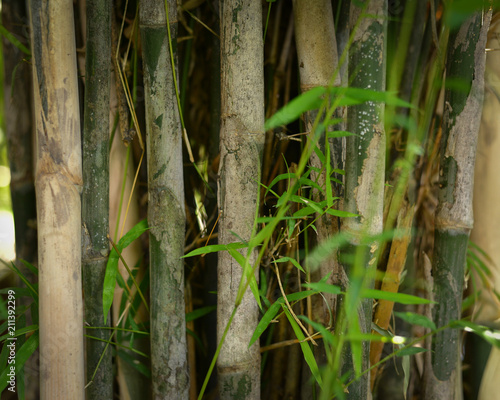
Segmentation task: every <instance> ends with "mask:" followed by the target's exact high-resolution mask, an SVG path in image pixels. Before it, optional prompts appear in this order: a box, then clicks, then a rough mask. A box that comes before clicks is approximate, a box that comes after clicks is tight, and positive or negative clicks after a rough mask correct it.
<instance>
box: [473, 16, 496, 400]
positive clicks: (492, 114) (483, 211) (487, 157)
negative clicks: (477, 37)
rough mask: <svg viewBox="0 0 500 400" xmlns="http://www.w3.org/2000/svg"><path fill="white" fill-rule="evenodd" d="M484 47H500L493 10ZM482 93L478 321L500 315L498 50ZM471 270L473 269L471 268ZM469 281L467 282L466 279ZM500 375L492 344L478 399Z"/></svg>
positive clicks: (489, 393)
mask: <svg viewBox="0 0 500 400" xmlns="http://www.w3.org/2000/svg"><path fill="white" fill-rule="evenodd" d="M486 48H487V49H498V48H500V13H496V14H495V15H494V16H493V18H492V20H491V26H490V30H489V32H488V41H487V43H486ZM484 81H485V82H484V83H485V93H484V102H483V113H482V118H481V127H480V130H479V138H478V143H477V152H476V166H475V170H474V200H473V207H474V229H473V230H472V232H471V241H472V242H474V243H475V244H477V245H478V246H479V247H480V248H481V249H483V250H484V251H485V252H486V254H488V255H489V257H490V260H485V262H486V265H487V266H488V267H489V269H490V271H491V276H490V277H489V283H490V284H491V287H488V286H487V285H486V282H483V281H482V279H481V278H480V277H479V276H478V275H477V273H475V279H474V282H475V283H476V285H477V286H473V287H472V290H480V294H479V299H478V302H477V304H476V307H475V310H476V311H475V312H474V314H473V317H474V319H475V320H476V321H478V322H493V321H496V320H498V318H500V307H499V300H498V298H497V297H496V296H495V294H494V291H496V292H497V293H500V252H499V251H498V243H500V230H499V227H500V208H499V207H498V199H499V198H500V185H498V171H499V168H500V165H499V162H500V158H499V157H498V154H500V153H499V152H500V123H499V120H498V115H499V114H500V103H499V101H498V93H500V52H498V51H488V52H487V53H486V70H485V75H484ZM473 272H474V271H473ZM469 284H470V283H469ZM499 379H500V350H499V349H497V348H495V347H494V346H493V347H492V348H491V352H490V356H489V358H488V362H487V364H486V368H485V370H484V374H483V379H482V380H481V387H480V389H479V396H478V399H479V400H488V399H494V398H495V396H497V394H498V381H499Z"/></svg>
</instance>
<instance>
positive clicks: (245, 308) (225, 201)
mask: <svg viewBox="0 0 500 400" xmlns="http://www.w3.org/2000/svg"><path fill="white" fill-rule="evenodd" d="M220 10H221V32H220V33H221V130H220V169H219V175H220V181H219V210H220V211H221V218H220V222H219V243H224V244H225V243H230V242H236V241H239V240H240V239H238V237H236V236H235V235H234V234H233V232H234V233H235V234H236V235H238V236H239V237H240V238H242V239H243V240H249V239H250V236H251V234H252V230H253V226H254V218H255V211H256V209H257V202H258V192H259V187H258V181H259V180H260V172H261V160H262V149H263V145H264V139H265V134H264V73H263V42H262V34H263V32H262V15H261V14H262V8H261V3H260V2H258V1H253V0H224V1H221V2H220ZM243 254H245V255H246V251H245V250H244V251H243ZM255 260H256V253H255V252H253V253H252V255H251V257H250V264H251V265H253V264H254V263H255ZM241 275H242V267H241V266H240V265H239V264H238V262H237V261H236V260H235V259H234V258H233V257H231V256H230V255H229V254H228V253H227V252H221V253H220V254H219V264H218V272H217V277H218V285H217V286H218V295H217V319H218V321H217V337H218V340H219V341H220V339H221V338H222V335H223V333H224V329H225V327H226V325H227V323H228V320H229V317H230V315H231V313H232V311H233V309H234V307H235V300H236V295H237V292H238V287H239V285H240V281H241ZM238 307H239V308H238V310H237V313H236V316H235V318H234V319H233V322H232V325H231V328H230V330H229V333H228V335H227V336H226V340H225V342H224V345H223V346H222V349H221V352H220V355H219V358H218V360H217V370H218V376H219V391H220V396H221V399H233V398H242V399H243V398H244V399H258V398H260V353H259V346H258V343H255V344H254V345H252V346H251V347H250V348H249V347H248V343H249V342H250V338H251V336H252V333H253V331H254V330H255V327H256V326H257V322H258V307H257V303H256V300H255V299H254V298H253V295H252V293H251V291H250V290H247V292H246V293H245V295H244V296H243V299H242V301H241V304H239V306H238Z"/></svg>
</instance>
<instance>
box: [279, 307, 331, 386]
mask: <svg viewBox="0 0 500 400" xmlns="http://www.w3.org/2000/svg"><path fill="white" fill-rule="evenodd" d="M282 307H283V310H284V311H285V314H286V317H287V318H288V321H289V322H290V325H292V329H293V332H294V333H295V336H297V339H299V340H300V348H301V349H302V354H304V359H305V360H306V363H307V365H309V369H310V370H311V373H312V375H313V376H314V378H315V379H316V382H318V385H319V386H320V387H322V386H323V381H322V379H321V374H320V373H319V368H318V364H317V363H316V359H315V358H314V354H313V352H312V350H311V346H310V345H309V343H308V342H306V341H305V338H306V337H305V336H304V334H303V333H302V330H301V329H300V327H299V325H298V324H297V321H295V319H294V318H293V317H292V315H291V314H290V311H288V308H287V307H286V306H285V305H283V306H282Z"/></svg>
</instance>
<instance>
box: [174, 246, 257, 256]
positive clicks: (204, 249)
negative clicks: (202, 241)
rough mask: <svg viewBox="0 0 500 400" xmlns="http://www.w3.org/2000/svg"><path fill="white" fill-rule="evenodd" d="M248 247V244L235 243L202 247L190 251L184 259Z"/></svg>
mask: <svg viewBox="0 0 500 400" xmlns="http://www.w3.org/2000/svg"><path fill="white" fill-rule="evenodd" d="M245 247H248V244H246V243H241V242H234V243H229V244H211V245H209V246H204V247H200V248H199V249H194V250H193V251H190V252H189V253H187V254H186V255H185V256H183V257H182V258H187V257H194V256H199V255H202V254H209V253H216V252H218V251H228V250H233V249H243V248H245Z"/></svg>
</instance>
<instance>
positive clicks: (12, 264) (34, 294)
mask: <svg viewBox="0 0 500 400" xmlns="http://www.w3.org/2000/svg"><path fill="white" fill-rule="evenodd" d="M9 267H10V268H11V269H13V270H14V272H15V273H16V274H17V276H19V278H21V280H22V281H23V283H24V284H25V285H26V287H27V288H28V289H29V290H30V291H31V297H32V298H33V300H34V301H35V303H36V304H37V307H38V291H37V290H36V289H35V287H34V286H33V285H32V284H31V283H30V281H29V280H28V278H26V277H25V276H24V275H23V273H22V272H21V271H20V270H19V269H18V268H17V267H16V264H14V263H13V262H11V263H10V265H9Z"/></svg>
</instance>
